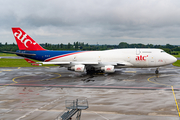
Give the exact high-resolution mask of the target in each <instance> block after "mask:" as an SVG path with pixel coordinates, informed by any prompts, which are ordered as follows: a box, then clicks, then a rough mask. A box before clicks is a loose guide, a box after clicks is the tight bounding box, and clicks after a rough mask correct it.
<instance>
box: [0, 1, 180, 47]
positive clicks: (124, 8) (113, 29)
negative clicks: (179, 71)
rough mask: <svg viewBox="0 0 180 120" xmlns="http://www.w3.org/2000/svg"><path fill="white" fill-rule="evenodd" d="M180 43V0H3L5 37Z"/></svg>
mask: <svg viewBox="0 0 180 120" xmlns="http://www.w3.org/2000/svg"><path fill="white" fill-rule="evenodd" d="M12 27H21V28H22V29H23V30H24V31H25V32H26V33H27V34H29V35H30V36H31V37H32V38H33V39H34V40H35V41H36V42H38V43H53V44H58V43H63V44H67V43H68V42H70V43H73V42H76V41H79V42H84V43H89V44H97V43H99V44H119V43H120V42H127V43H143V44H148V43H149V44H161V45H163V44H167V43H168V44H173V45H180V0H0V42H1V43H5V42H8V43H13V42H14V43H15V39H14V37H13V34H12V30H11V28H12Z"/></svg>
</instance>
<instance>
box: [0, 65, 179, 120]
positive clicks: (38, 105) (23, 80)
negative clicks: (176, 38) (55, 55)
mask: <svg viewBox="0 0 180 120" xmlns="http://www.w3.org/2000/svg"><path fill="white" fill-rule="evenodd" d="M154 71H155V68H144V69H132V68H126V69H121V70H119V71H117V72H116V73H114V74H97V75H94V76H89V75H86V74H83V73H77V72H72V71H68V70H66V69H65V68H58V67H29V68H20V67H19V68H0V76H1V78H0V85H1V86H0V91H1V92H0V120H9V119H15V120H38V119H42V120H49V119H55V118H56V117H57V116H58V115H59V114H61V113H62V112H64V110H65V100H74V99H82V98H83V99H87V100H88V102H89V109H87V110H85V111H83V112H82V117H81V119H82V120H84V119H85V120H119V119H123V120H129V119H133V120H144V119H148V120H159V119H163V120H169V119H173V120H179V106H178V105H179V103H180V92H179V90H180V80H179V78H180V68H179V67H174V66H165V67H162V68H160V74H159V75H155V74H154Z"/></svg>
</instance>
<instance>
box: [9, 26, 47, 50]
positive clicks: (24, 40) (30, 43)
mask: <svg viewBox="0 0 180 120" xmlns="http://www.w3.org/2000/svg"><path fill="white" fill-rule="evenodd" d="M12 31H13V35H14V37H15V39H16V42H17V44H18V47H19V50H32V51H38V50H45V49H44V48H42V47H41V46H40V45H39V44H38V43H36V41H34V40H33V39H32V38H31V37H30V36H29V35H28V34H26V33H25V32H24V31H23V30H22V29H21V28H12Z"/></svg>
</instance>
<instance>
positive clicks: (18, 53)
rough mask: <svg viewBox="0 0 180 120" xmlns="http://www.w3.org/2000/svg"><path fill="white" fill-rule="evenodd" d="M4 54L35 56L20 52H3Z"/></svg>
mask: <svg viewBox="0 0 180 120" xmlns="http://www.w3.org/2000/svg"><path fill="white" fill-rule="evenodd" d="M3 52H4V53H11V54H16V55H19V56H23V55H29V56H36V54H31V53H20V52H11V51H3Z"/></svg>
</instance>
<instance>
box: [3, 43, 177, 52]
mask: <svg viewBox="0 0 180 120" xmlns="http://www.w3.org/2000/svg"><path fill="white" fill-rule="evenodd" d="M40 45H41V46H42V47H43V48H45V49H47V50H110V49H121V48H160V49H163V50H165V51H166V52H167V53H170V54H178V53H177V52H175V51H180V47H179V46H178V45H170V44H166V45H153V44H147V45H145V44H142V43H138V44H136V43H134V44H128V43H126V42H120V43H119V44H118V45H107V44H104V45H99V44H97V45H89V44H88V43H86V44H85V43H84V42H74V43H72V44H71V43H68V44H63V43H61V44H50V43H43V44H40ZM16 50H18V46H17V45H16V44H15V43H13V44H8V43H7V42H6V43H5V44H2V43H0V52H3V51H13V52H15V51H16Z"/></svg>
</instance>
